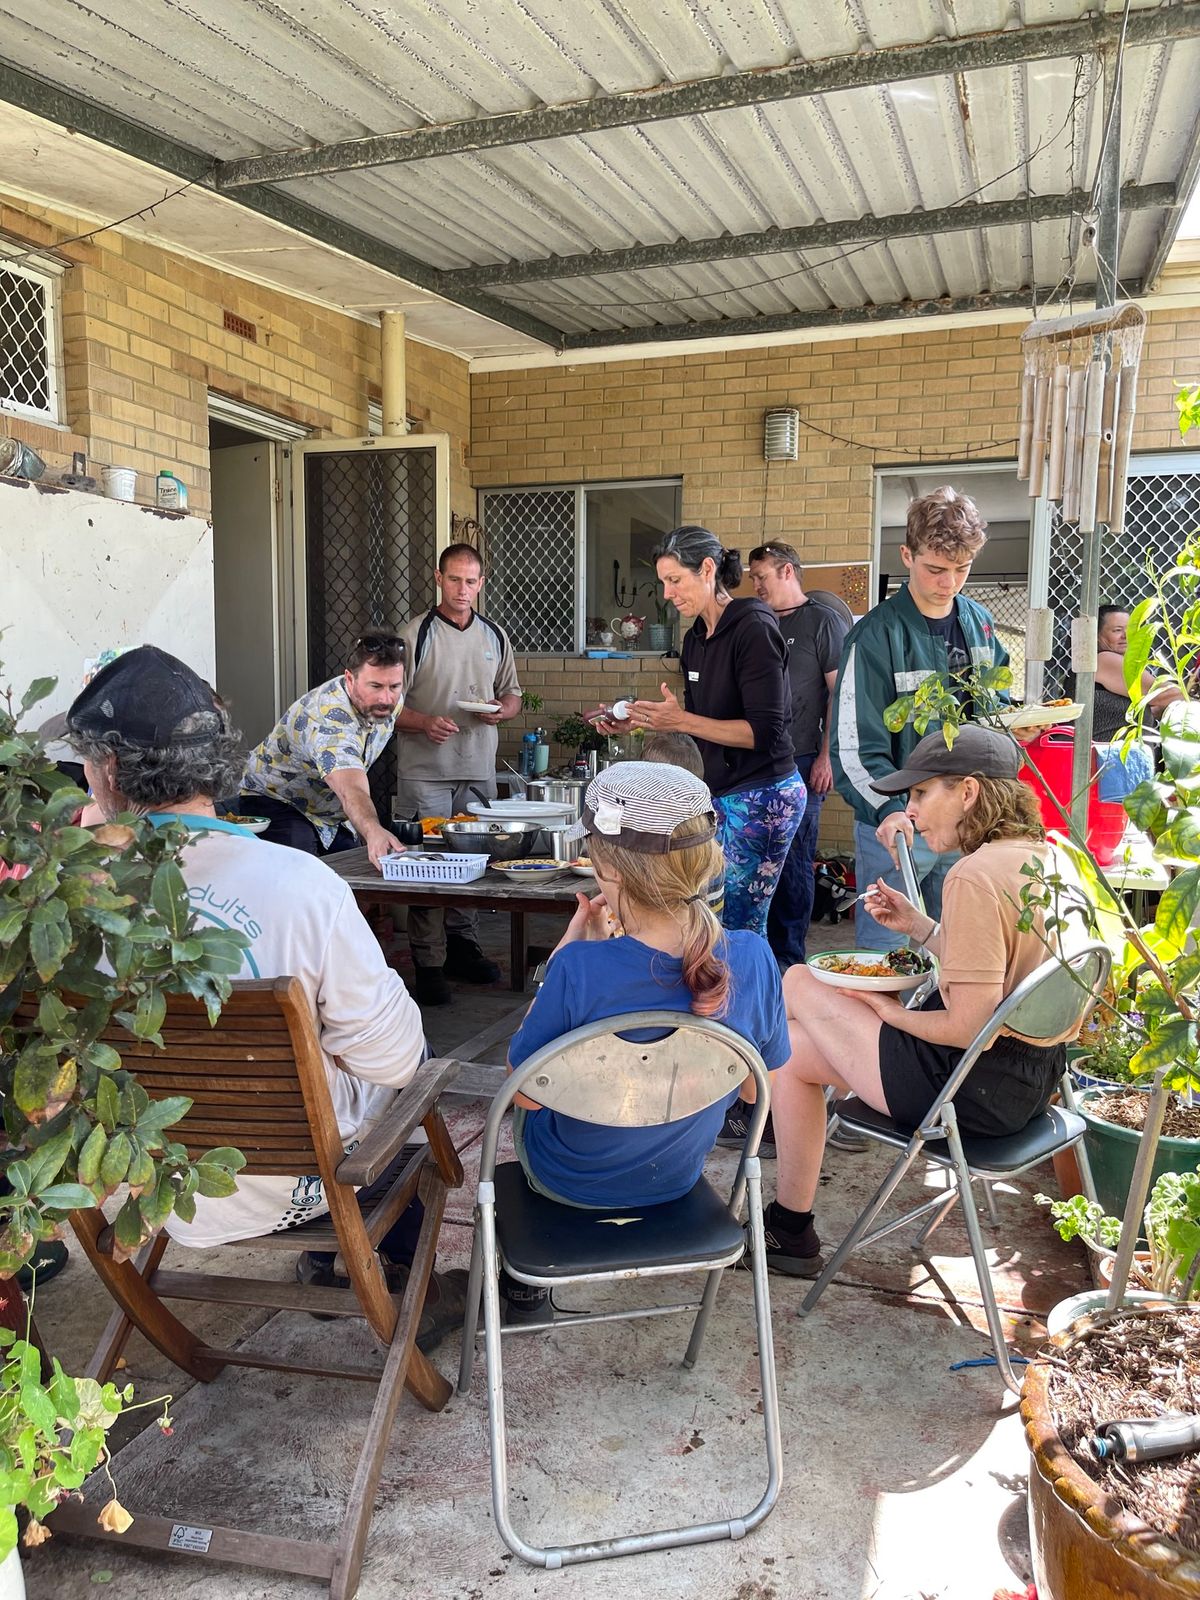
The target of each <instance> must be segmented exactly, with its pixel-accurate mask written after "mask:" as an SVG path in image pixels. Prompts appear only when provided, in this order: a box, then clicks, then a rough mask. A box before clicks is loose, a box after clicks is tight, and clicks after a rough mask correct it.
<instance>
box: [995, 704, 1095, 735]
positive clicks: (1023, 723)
mask: <svg viewBox="0 0 1200 1600" xmlns="http://www.w3.org/2000/svg"><path fill="white" fill-rule="evenodd" d="M1082 710H1083V705H1082V703H1081V702H1080V701H1078V700H1048V701H1047V702H1046V703H1045V705H1036V706H1008V707H1007V708H1006V709H1005V710H1003V711H994V712H992V713H991V717H990V720H991V721H992V722H994V723H997V724H998V725H999V726H1000V727H1001V728H1007V729H1008V731H1009V732H1010V733H1028V732H1029V731H1030V729H1033V728H1056V727H1057V726H1058V724H1059V723H1060V722H1074V721H1075V718H1076V717H1077V716H1079V714H1080V712H1081V711H1082Z"/></svg>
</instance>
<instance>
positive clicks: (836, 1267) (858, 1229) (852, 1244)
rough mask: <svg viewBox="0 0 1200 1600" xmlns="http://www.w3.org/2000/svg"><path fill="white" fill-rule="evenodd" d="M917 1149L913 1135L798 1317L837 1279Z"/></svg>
mask: <svg viewBox="0 0 1200 1600" xmlns="http://www.w3.org/2000/svg"><path fill="white" fill-rule="evenodd" d="M920 1148H921V1141H920V1139H919V1138H918V1137H917V1136H916V1135H915V1134H914V1136H913V1138H912V1140H911V1141H910V1142H909V1144H908V1147H907V1149H906V1150H905V1152H904V1154H903V1155H902V1156H901V1157H900V1159H899V1160H898V1161H897V1162H896V1164H895V1166H894V1167H893V1168H892V1170H891V1171H890V1172H889V1173H888V1175H887V1176H886V1177H885V1178H884V1180H883V1182H882V1183H881V1184H880V1185H879V1187H878V1189H876V1191H875V1194H874V1197H873V1199H872V1200H871V1201H870V1203H869V1204H868V1206H867V1208H866V1210H865V1211H864V1212H863V1213H862V1214H861V1216H860V1217H859V1218H858V1220H857V1221H856V1222H855V1224H854V1226H853V1227H852V1228H851V1229H850V1232H849V1233H848V1234H847V1235H846V1237H845V1238H844V1239H843V1240H842V1242H841V1244H840V1245H838V1247H837V1249H836V1250H835V1251H834V1252H833V1254H832V1255H831V1256H830V1258H829V1260H828V1261H827V1262H826V1264H825V1270H824V1271H823V1272H822V1273H821V1276H820V1277H819V1278H818V1279H817V1281H816V1283H814V1284H813V1286H812V1288H811V1289H810V1290H809V1291H808V1293H807V1294H806V1295H805V1297H804V1299H803V1300H802V1301H801V1302H800V1306H799V1309H798V1310H797V1312H796V1315H797V1316H798V1317H806V1316H807V1315H808V1313H809V1312H810V1311H811V1310H812V1308H813V1307H814V1306H815V1305H816V1303H817V1301H818V1300H819V1299H820V1298H821V1296H822V1295H823V1294H824V1293H825V1291H826V1289H827V1288H828V1287H829V1285H830V1284H831V1283H832V1282H833V1280H834V1278H836V1277H837V1275H838V1273H839V1272H840V1271H841V1267H842V1263H843V1262H844V1261H845V1260H846V1258H847V1256H849V1255H850V1254H851V1252H852V1251H853V1250H855V1249H856V1248H857V1246H858V1243H859V1240H860V1239H861V1238H862V1237H863V1235H864V1234H865V1233H866V1232H867V1231H868V1229H869V1228H870V1226H871V1224H872V1223H873V1222H874V1221H875V1218H876V1217H877V1216H878V1215H879V1213H880V1212H881V1211H882V1210H883V1208H884V1206H886V1205H887V1203H888V1201H889V1200H890V1199H891V1198H892V1195H893V1194H894V1193H895V1192H896V1190H897V1189H898V1188H899V1186H900V1184H901V1182H902V1180H903V1179H904V1178H905V1177H907V1175H908V1173H909V1171H910V1170H911V1168H912V1166H913V1163H914V1162H915V1161H916V1159H917V1156H918V1154H919V1152H920Z"/></svg>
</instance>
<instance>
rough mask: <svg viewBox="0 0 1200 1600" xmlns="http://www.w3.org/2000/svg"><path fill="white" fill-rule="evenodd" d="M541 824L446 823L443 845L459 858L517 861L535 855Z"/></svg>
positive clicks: (479, 819) (475, 820) (479, 820)
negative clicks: (477, 856) (473, 857)
mask: <svg viewBox="0 0 1200 1600" xmlns="http://www.w3.org/2000/svg"><path fill="white" fill-rule="evenodd" d="M540 832H541V825H540V824H539V823H536V822H514V821H513V820H511V819H510V818H504V819H503V820H501V821H497V822H485V821H484V820H483V818H482V817H473V818H472V819H471V821H470V822H443V823H442V844H443V845H444V846H445V847H446V849H447V850H455V851H457V852H458V853H459V854H460V855H480V856H483V855H486V856H490V857H491V859H492V860H493V861H518V860H520V859H521V858H522V857H523V856H528V855H531V854H532V853H533V847H534V844H535V843H536V841H537V836H538V834H539V833H540Z"/></svg>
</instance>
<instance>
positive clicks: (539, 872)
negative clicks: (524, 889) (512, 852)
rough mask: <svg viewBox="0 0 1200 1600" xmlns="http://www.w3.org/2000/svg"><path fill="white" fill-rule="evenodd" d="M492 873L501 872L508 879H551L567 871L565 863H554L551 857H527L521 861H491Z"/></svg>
mask: <svg viewBox="0 0 1200 1600" xmlns="http://www.w3.org/2000/svg"><path fill="white" fill-rule="evenodd" d="M489 865H490V866H491V869H492V871H493V872H503V873H504V874H505V876H506V877H509V878H525V879H533V878H537V879H541V878H553V877H555V876H557V874H558V873H560V872H565V871H566V870H567V863H566V862H565V861H555V859H554V857H553V856H527V857H526V858H525V860H523V861H492V862H490V863H489Z"/></svg>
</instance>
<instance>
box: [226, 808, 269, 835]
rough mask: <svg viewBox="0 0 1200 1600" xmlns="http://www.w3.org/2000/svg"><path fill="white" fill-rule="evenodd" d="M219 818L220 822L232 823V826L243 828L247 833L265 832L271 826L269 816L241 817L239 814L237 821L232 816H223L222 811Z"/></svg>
mask: <svg viewBox="0 0 1200 1600" xmlns="http://www.w3.org/2000/svg"><path fill="white" fill-rule="evenodd" d="M219 820H220V821H221V822H230V823H233V825H234V827H237V828H245V830H246V832H247V833H266V831H267V829H268V828H269V827H270V826H271V819H270V817H243V816H239V817H238V819H237V821H236V822H234V820H233V818H232V817H229V816H225V815H224V814H223V813H222V815H221V817H220V819H219Z"/></svg>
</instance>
